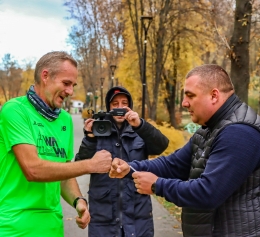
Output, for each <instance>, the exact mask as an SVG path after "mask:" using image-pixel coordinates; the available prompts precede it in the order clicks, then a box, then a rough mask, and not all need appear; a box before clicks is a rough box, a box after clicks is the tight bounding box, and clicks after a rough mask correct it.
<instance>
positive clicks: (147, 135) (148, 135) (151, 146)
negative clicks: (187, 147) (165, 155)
mask: <svg viewBox="0 0 260 237" xmlns="http://www.w3.org/2000/svg"><path fill="white" fill-rule="evenodd" d="M133 129H134V131H135V132H136V133H137V134H138V135H139V136H140V137H141V138H142V139H143V140H144V142H145V145H146V147H147V153H148V155H160V154H161V153H162V152H163V151H164V150H165V149H166V148H167V147H168V144H169V139H168V138H167V137H166V136H165V135H163V134H162V133H161V131H160V130H159V129H157V128H155V127H154V126H153V125H151V124H150V123H148V122H146V121H145V120H143V119H142V125H141V126H139V127H138V128H133Z"/></svg>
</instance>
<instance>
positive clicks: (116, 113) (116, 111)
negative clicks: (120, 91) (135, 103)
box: [109, 108, 127, 116]
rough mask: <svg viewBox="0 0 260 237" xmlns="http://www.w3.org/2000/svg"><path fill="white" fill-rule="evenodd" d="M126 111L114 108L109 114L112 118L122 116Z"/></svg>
mask: <svg viewBox="0 0 260 237" xmlns="http://www.w3.org/2000/svg"><path fill="white" fill-rule="evenodd" d="M126 112H127V110H126V109H122V108H114V109H112V110H110V111H109V114H111V115H112V116H124V115H125V114H126Z"/></svg>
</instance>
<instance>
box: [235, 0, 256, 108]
mask: <svg viewBox="0 0 260 237" xmlns="http://www.w3.org/2000/svg"><path fill="white" fill-rule="evenodd" d="M251 14H252V3H251V1H250V0H236V11H235V21H234V32H233V36H232V38H231V42H230V59H231V79H232V82H233V84H234V87H235V92H236V94H237V95H238V96H239V98H240V99H241V100H242V101H243V102H246V103H247V102H248V86H249V81H250V75H249V42H250V28H251Z"/></svg>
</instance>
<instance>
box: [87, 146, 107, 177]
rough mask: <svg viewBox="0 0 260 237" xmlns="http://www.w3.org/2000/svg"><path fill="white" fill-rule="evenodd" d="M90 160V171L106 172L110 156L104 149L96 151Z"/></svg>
mask: <svg viewBox="0 0 260 237" xmlns="http://www.w3.org/2000/svg"><path fill="white" fill-rule="evenodd" d="M89 161H91V168H92V169H93V170H92V172H91V173H108V172H109V170H110V168H111V163H112V157H111V154H110V152H108V151H106V150H101V151H97V152H96V153H95V155H94V156H93V157H92V158H91V159H90V160H89Z"/></svg>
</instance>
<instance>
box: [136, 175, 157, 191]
mask: <svg viewBox="0 0 260 237" xmlns="http://www.w3.org/2000/svg"><path fill="white" fill-rule="evenodd" d="M132 177H133V178H134V183H135V187H136V189H137V192H138V193H140V194H153V192H152V190H151V187H152V184H153V183H154V182H156V180H157V179H158V177H157V176H156V175H155V174H153V173H150V172H138V171H137V172H134V173H133V174H132Z"/></svg>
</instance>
